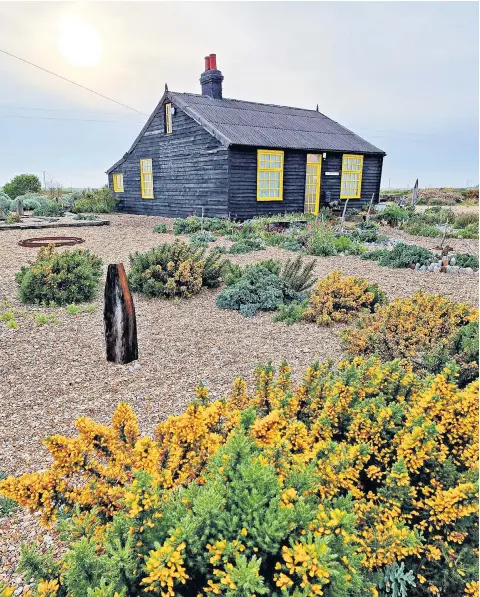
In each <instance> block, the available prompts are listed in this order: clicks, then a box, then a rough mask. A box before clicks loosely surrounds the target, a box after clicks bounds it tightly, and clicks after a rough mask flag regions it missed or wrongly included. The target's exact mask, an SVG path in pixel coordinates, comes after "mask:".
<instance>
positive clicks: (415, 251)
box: [362, 243, 437, 268]
mask: <svg viewBox="0 0 480 597" xmlns="http://www.w3.org/2000/svg"><path fill="white" fill-rule="evenodd" d="M362 259H371V260H373V261H378V263H379V264H380V265H384V266H388V267H392V268H400V267H410V266H411V265H416V264H417V263H419V264H420V265H430V264H431V263H433V262H434V261H437V258H436V257H435V255H434V254H433V253H432V252H431V251H429V250H428V249H425V248H424V247H420V246H418V245H407V244H405V243H397V244H396V245H395V246H394V247H393V249H392V250H391V251H389V250H387V249H380V250H377V251H368V252H367V253H365V254H364V255H362Z"/></svg>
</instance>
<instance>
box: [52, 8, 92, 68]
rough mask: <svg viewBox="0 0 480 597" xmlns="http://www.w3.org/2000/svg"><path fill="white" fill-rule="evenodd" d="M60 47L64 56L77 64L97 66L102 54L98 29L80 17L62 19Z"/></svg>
mask: <svg viewBox="0 0 480 597" xmlns="http://www.w3.org/2000/svg"><path fill="white" fill-rule="evenodd" d="M58 47H59V49H60V52H61V54H62V55H63V56H64V58H66V59H67V60H68V61H69V62H71V63H72V64H74V65H75V66H95V65H96V64H98V63H99V61H100V58H101V56H102V40H101V38H100V34H99V32H98V30H97V29H96V28H95V27H94V26H92V25H91V24H90V23H88V22H87V21H84V20H82V19H80V18H78V17H65V18H63V19H62V20H61V22H60V34H59V38H58Z"/></svg>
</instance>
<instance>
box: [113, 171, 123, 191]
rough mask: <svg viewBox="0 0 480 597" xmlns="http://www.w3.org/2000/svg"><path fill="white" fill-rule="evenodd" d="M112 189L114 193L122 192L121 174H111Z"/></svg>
mask: <svg viewBox="0 0 480 597" xmlns="http://www.w3.org/2000/svg"><path fill="white" fill-rule="evenodd" d="M113 190H114V191H115V193H123V174H114V175H113Z"/></svg>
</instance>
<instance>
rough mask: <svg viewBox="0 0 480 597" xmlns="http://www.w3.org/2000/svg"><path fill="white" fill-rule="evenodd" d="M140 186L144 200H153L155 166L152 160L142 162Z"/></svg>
mask: <svg viewBox="0 0 480 597" xmlns="http://www.w3.org/2000/svg"><path fill="white" fill-rule="evenodd" d="M140 186H141V188H142V199H153V165H152V159H151V158H144V159H142V160H140Z"/></svg>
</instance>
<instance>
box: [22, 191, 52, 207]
mask: <svg viewBox="0 0 480 597" xmlns="http://www.w3.org/2000/svg"><path fill="white" fill-rule="evenodd" d="M19 199H21V200H22V201H23V209H29V210H30V209H31V210H34V209H37V208H38V207H40V206H41V205H43V204H45V203H47V198H46V197H44V196H43V195H35V194H31V193H27V194H26V195H19V196H18V197H17V198H16V200H15V205H17V203H16V202H17V201H18V200H19Z"/></svg>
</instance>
